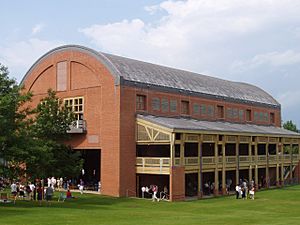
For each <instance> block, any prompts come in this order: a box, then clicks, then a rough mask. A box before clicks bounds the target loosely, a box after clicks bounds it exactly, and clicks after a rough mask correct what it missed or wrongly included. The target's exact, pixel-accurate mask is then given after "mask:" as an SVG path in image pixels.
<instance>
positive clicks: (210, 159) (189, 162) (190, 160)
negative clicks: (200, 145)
mask: <svg viewBox="0 0 300 225" xmlns="http://www.w3.org/2000/svg"><path fill="white" fill-rule="evenodd" d="M277 157H278V160H279V161H282V160H283V161H284V162H285V163H290V162H291V155H290V154H284V155H283V158H281V156H280V155H278V156H277V155H269V156H268V160H269V163H276V162H277ZM256 158H257V161H258V163H263V164H264V163H267V156H266V155H258V156H239V158H238V157H237V156H226V157H225V163H226V164H229V165H230V164H237V163H238V161H237V160H239V163H244V164H245V163H251V162H252V163H254V162H255V160H256ZM299 159H300V157H299V155H298V154H295V155H293V160H292V161H293V162H297V161H298V160H299ZM217 162H218V163H219V164H222V163H223V157H222V156H219V157H218V158H217ZM214 164H216V158H215V157H214V156H204V157H202V165H203V166H205V165H214ZM174 165H176V166H179V165H180V158H179V157H177V158H175V159H174ZM197 165H200V158H199V157H185V158H184V166H197ZM136 166H137V167H142V168H157V169H159V170H160V171H161V170H162V169H163V168H165V169H166V168H167V167H170V166H171V160H170V158H159V157H137V158H136Z"/></svg>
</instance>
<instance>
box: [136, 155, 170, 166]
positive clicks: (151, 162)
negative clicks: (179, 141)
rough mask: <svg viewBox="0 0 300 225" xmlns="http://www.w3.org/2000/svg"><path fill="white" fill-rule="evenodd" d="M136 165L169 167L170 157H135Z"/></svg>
mask: <svg viewBox="0 0 300 225" xmlns="http://www.w3.org/2000/svg"><path fill="white" fill-rule="evenodd" d="M136 165H137V166H142V167H169V166H170V158H153V157H151V158H150V157H137V158H136Z"/></svg>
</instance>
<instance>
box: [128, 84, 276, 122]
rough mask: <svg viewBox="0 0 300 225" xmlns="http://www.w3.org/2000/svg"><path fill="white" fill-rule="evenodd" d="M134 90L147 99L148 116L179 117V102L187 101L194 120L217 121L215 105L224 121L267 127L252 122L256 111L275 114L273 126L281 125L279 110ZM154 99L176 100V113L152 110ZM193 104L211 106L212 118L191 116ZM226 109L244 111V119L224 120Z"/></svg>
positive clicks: (146, 90) (148, 90)
mask: <svg viewBox="0 0 300 225" xmlns="http://www.w3.org/2000/svg"><path fill="white" fill-rule="evenodd" d="M133 89H134V88H133ZM135 89H136V91H137V93H138V94H141V95H145V96H146V98H147V107H146V112H148V113H150V114H154V115H160V116H180V115H181V112H180V110H181V105H180V103H181V101H183V100H184V101H189V112H190V114H189V116H190V117H193V118H196V119H204V120H212V121H215V120H219V119H218V118H217V105H222V106H224V114H225V121H229V122H241V123H250V124H261V125H269V124H270V122H269V121H268V122H264V121H254V111H258V112H263V113H268V116H270V113H274V114H275V126H280V125H281V111H280V109H273V108H266V107H260V106H253V105H247V104H241V103H232V102H225V101H221V100H213V99H205V98H200V97H195V96H186V95H183V94H176V93H165V92H158V91H154V90H150V89H140V88H135ZM154 97H157V98H160V99H162V98H167V99H168V100H169V102H170V100H171V99H176V100H177V111H176V112H170V111H169V112H163V111H162V110H161V109H160V110H159V111H157V110H153V109H152V105H151V103H152V98H154ZM194 103H198V104H201V103H202V104H206V105H213V106H214V112H215V113H214V115H213V117H208V116H202V115H196V114H193V104H194ZM227 108H237V109H242V110H244V119H243V120H242V121H240V120H239V119H233V118H226V109H227ZM247 109H250V110H251V113H252V115H251V117H252V121H251V122H248V121H246V110H247ZM269 119H270V118H269ZM223 120H224V119H223Z"/></svg>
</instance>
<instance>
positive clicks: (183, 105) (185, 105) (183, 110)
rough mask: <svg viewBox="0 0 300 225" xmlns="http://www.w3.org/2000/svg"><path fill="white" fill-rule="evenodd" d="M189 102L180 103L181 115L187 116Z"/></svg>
mask: <svg viewBox="0 0 300 225" xmlns="http://www.w3.org/2000/svg"><path fill="white" fill-rule="evenodd" d="M189 113H190V112H189V102H188V101H181V114H185V115H189Z"/></svg>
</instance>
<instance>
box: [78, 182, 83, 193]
mask: <svg viewBox="0 0 300 225" xmlns="http://www.w3.org/2000/svg"><path fill="white" fill-rule="evenodd" d="M83 187H84V182H83V180H82V179H80V183H79V191H80V194H83Z"/></svg>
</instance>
